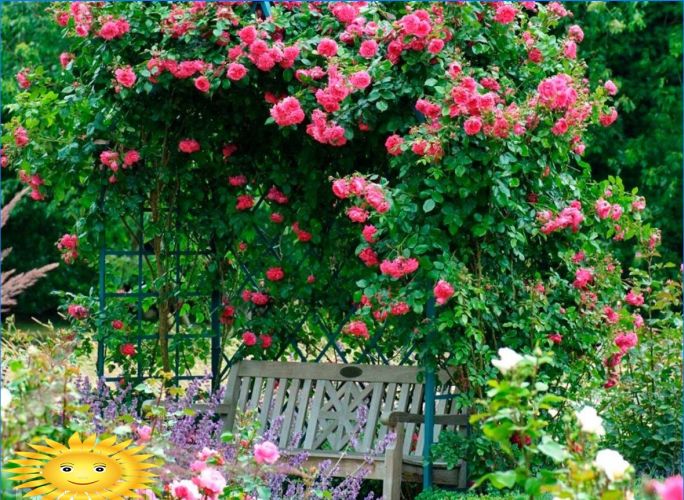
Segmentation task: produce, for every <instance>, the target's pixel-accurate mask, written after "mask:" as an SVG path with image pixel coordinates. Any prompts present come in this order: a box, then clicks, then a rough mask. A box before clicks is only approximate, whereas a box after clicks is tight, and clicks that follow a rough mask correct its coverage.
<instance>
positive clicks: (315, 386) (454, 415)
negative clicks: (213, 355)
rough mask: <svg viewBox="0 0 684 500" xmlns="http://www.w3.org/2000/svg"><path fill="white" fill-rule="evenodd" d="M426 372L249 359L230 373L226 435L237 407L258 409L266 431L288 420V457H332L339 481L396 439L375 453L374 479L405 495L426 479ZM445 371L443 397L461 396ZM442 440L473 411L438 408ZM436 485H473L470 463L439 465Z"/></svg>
mask: <svg viewBox="0 0 684 500" xmlns="http://www.w3.org/2000/svg"><path fill="white" fill-rule="evenodd" d="M420 372H421V369H420V368H415V367H405V366H372V365H344V364H333V363H280V362H272V361H241V362H239V363H237V364H235V365H234V366H233V367H232V368H231V370H230V374H229V376H228V384H227V387H226V393H225V400H224V403H223V404H221V405H219V409H218V411H219V414H220V415H221V417H222V419H223V421H224V431H230V430H232V428H233V423H234V421H235V414H236V411H237V410H240V411H242V412H245V411H251V412H253V414H254V415H255V418H257V419H258V420H259V422H260V423H261V430H262V432H264V431H265V430H267V429H268V427H269V426H270V425H271V424H273V422H274V421H275V420H276V419H277V418H278V417H281V419H282V426H281V428H280V432H279V434H278V438H277V439H276V443H275V444H277V445H278V447H279V448H280V449H281V452H283V453H285V454H296V453H301V452H305V453H307V455H308V461H307V463H306V464H307V465H310V466H317V465H319V464H321V463H322V462H324V461H326V460H332V461H333V463H335V464H337V470H336V471H335V472H334V475H335V476H336V477H347V476H349V475H351V474H353V473H354V472H355V471H358V470H359V467H361V466H363V464H364V461H365V457H366V456H367V455H368V454H369V453H370V452H372V451H373V450H374V449H375V448H376V445H377V444H378V443H380V442H382V441H383V440H385V439H386V435H387V433H388V432H390V431H392V432H394V433H395V434H396V439H395V440H394V441H393V442H390V444H389V445H388V446H387V448H386V450H385V453H384V455H378V456H375V457H374V459H373V462H372V463H371V464H370V465H369V466H368V470H369V472H368V474H366V475H365V478H367V479H380V480H383V481H384V484H383V495H384V498H385V500H395V499H397V500H398V499H399V497H400V490H401V481H402V479H403V480H406V481H414V482H415V481H420V480H421V478H422V472H423V469H422V465H423V457H422V453H423V410H424V399H423V384H422V383H419V382H418V375H419V373H420ZM448 378H449V377H448V376H447V374H446V373H445V372H442V373H440V376H439V382H438V389H439V392H440V393H454V392H456V389H455V388H454V387H453V386H452V385H450V384H449V382H448ZM361 405H365V406H366V407H367V408H368V418H367V421H366V423H365V425H364V426H363V428H361V429H360V433H359V434H358V446H357V448H356V449H355V450H354V451H345V450H346V449H347V448H349V447H350V436H351V435H352V432H353V431H354V429H355V427H357V410H358V408H359V406H361ZM435 413H436V418H435V428H434V438H435V441H436V440H437V438H438V437H439V433H440V432H441V430H442V429H444V428H451V429H458V430H459V431H463V432H465V431H466V429H467V426H468V416H467V414H464V413H461V412H460V411H459V410H458V408H456V404H455V403H454V402H453V400H452V399H439V400H437V403H436V410H435ZM295 440H296V441H297V442H294V441H295ZM433 471H434V472H433V481H434V482H435V483H436V484H443V485H452V486H458V487H460V488H465V487H466V463H465V462H464V461H463V460H462V461H461V462H460V464H458V465H457V466H456V468H454V469H452V470H447V469H446V467H445V465H444V464H440V463H436V464H434V469H433Z"/></svg>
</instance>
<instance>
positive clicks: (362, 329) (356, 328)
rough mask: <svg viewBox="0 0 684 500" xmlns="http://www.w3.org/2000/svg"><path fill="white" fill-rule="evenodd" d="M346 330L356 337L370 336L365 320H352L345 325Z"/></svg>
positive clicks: (365, 337)
mask: <svg viewBox="0 0 684 500" xmlns="http://www.w3.org/2000/svg"><path fill="white" fill-rule="evenodd" d="M344 332H345V333H348V334H349V335H353V336H355V337H362V338H364V339H368V338H370V335H369V334H368V327H367V326H366V323H364V322H363V321H350V322H349V323H347V325H346V326H345V327H344Z"/></svg>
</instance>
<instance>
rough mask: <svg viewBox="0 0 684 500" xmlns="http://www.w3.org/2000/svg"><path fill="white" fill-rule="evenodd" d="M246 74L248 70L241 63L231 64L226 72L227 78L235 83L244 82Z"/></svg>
mask: <svg viewBox="0 0 684 500" xmlns="http://www.w3.org/2000/svg"><path fill="white" fill-rule="evenodd" d="M246 74H247V68H245V67H244V66H243V65H242V64H240V63H230V64H229V65H228V70H227V71H226V76H228V78H230V79H231V80H233V81H238V80H242V79H243V78H244V77H245V75H246Z"/></svg>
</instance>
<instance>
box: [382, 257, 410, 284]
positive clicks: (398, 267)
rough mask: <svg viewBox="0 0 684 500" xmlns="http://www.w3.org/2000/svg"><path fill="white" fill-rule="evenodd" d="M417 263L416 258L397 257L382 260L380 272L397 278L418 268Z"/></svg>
mask: <svg viewBox="0 0 684 500" xmlns="http://www.w3.org/2000/svg"><path fill="white" fill-rule="evenodd" d="M418 265H419V264H418V260H417V259H414V258H406V257H397V258H396V259H394V260H383V261H382V262H381V263H380V272H381V273H382V274H386V275H388V276H391V277H393V278H397V279H398V278H401V277H403V276H406V275H408V274H411V273H413V272H415V271H416V270H418Z"/></svg>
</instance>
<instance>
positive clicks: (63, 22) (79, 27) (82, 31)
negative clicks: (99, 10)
mask: <svg viewBox="0 0 684 500" xmlns="http://www.w3.org/2000/svg"><path fill="white" fill-rule="evenodd" d="M70 19H73V20H74V25H75V29H76V35H78V36H80V37H86V36H88V34H89V33H90V29H91V26H92V24H93V14H92V11H91V9H90V4H89V3H88V2H72V3H71V4H70V5H69V10H68V11H59V12H57V14H56V20H57V23H58V24H59V25H60V26H63V27H66V26H67V25H68V24H69V20H70Z"/></svg>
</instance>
